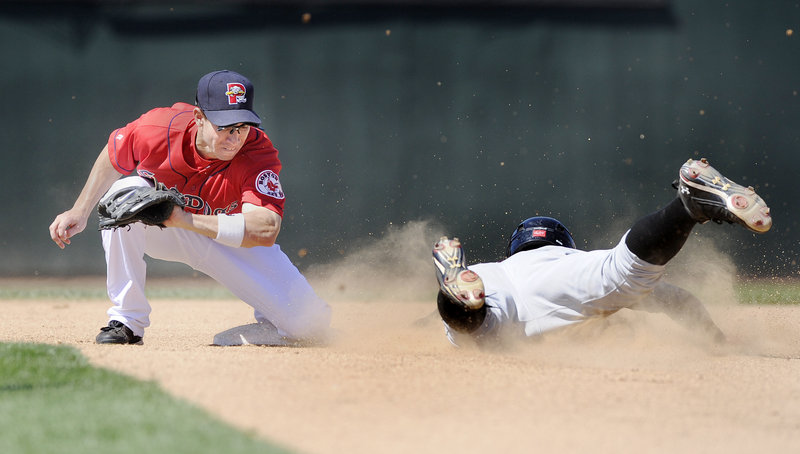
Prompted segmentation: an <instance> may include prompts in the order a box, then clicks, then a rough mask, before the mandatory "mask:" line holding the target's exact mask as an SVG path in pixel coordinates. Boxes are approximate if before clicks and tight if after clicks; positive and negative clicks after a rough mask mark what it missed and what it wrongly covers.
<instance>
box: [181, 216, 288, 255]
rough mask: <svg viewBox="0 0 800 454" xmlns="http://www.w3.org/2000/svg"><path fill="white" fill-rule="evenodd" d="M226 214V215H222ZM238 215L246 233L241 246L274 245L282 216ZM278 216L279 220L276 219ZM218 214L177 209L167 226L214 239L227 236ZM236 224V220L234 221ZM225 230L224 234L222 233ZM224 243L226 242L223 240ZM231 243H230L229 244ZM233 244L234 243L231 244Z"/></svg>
mask: <svg viewBox="0 0 800 454" xmlns="http://www.w3.org/2000/svg"><path fill="white" fill-rule="evenodd" d="M222 216H225V215H222ZM237 216H243V220H244V233H243V235H242V240H241V244H239V247H247V248H249V247H255V246H272V245H273V244H275V241H276V240H277V238H278V233H280V217H278V216H277V215H275V216H271V215H269V213H264V212H261V211H250V212H246V213H243V214H240V215H237ZM275 217H277V219H278V221H277V222H276V221H275ZM221 221H222V223H221ZM227 221H229V218H228V219H222V220H220V217H219V216H216V215H204V214H192V213H187V212H185V211H183V210H180V209H176V210H175V213H174V215H173V216H172V217H171V218H170V219H169V220H168V221H167V222H165V225H166V226H167V227H179V228H182V229H186V230H190V231H192V232H195V233H198V234H200V235H203V236H207V237H209V238H211V239H213V240H219V239H220V237H221V236H225V230H226V228H227V227H225V222H227ZM233 224H234V225H235V224H236V223H235V222H234V223H233ZM220 231H223V235H220ZM223 243H224V242H223ZM229 245H230V244H229ZM231 246H233V245H231Z"/></svg>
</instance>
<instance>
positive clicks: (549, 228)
mask: <svg viewBox="0 0 800 454" xmlns="http://www.w3.org/2000/svg"><path fill="white" fill-rule="evenodd" d="M542 246H564V247H568V248H572V249H575V240H573V239H572V234H571V233H569V230H567V228H566V227H565V226H564V224H562V223H561V222H559V221H558V220H557V219H553V218H548V217H546V216H535V217H532V218H528V219H525V220H524V221H522V222H521V223H520V224H519V225H518V226H517V229H516V230H514V233H512V234H511V238H510V239H509V240H508V248H507V249H506V257H511V256H512V255H514V254H516V253H517V252H520V251H528V250H531V249H536V248H538V247H542Z"/></svg>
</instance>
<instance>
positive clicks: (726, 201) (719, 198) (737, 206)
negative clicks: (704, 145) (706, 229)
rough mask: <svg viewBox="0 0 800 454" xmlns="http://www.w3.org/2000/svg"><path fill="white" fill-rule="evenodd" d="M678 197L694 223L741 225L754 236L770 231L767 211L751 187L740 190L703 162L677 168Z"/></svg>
mask: <svg viewBox="0 0 800 454" xmlns="http://www.w3.org/2000/svg"><path fill="white" fill-rule="evenodd" d="M679 176H680V177H679V180H678V185H677V189H678V196H679V197H680V198H681V201H683V206H684V207H686V210H687V211H688V212H689V214H690V215H691V216H692V217H693V218H694V220H695V221H697V222H700V223H704V222H708V221H714V222H716V223H718V224H721V223H722V222H723V221H724V222H728V223H731V224H733V223H736V224H741V225H743V226H744V227H746V228H747V229H749V230H751V231H753V232H755V233H764V232H766V231H768V230H769V229H770V227H772V217H771V216H770V213H769V207H768V206H767V204H766V203H765V202H764V200H763V199H762V198H761V197H759V195H758V194H756V192H755V190H753V188H752V187H747V188H746V187H744V186H742V185H739V184H737V183H734V182H733V181H731V180H729V179H728V178H726V177H725V176H723V175H722V174H721V173H719V171H717V170H716V169H715V168H713V167H711V166H710V165H709V164H708V161H707V160H706V159H705V158H703V159H701V160H699V161H695V160H693V159H690V160H688V161H686V163H685V164H683V165H682V166H681V170H680V172H679Z"/></svg>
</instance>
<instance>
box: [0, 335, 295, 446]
mask: <svg viewBox="0 0 800 454" xmlns="http://www.w3.org/2000/svg"><path fill="white" fill-rule="evenodd" d="M264 417H265V418H268V417H270V415H268V414H265V415H264ZM273 417H275V415H273ZM92 452H113V453H114V454H127V453H130V454H134V453H137V454H141V453H148V454H162V453H163V454H179V453H192V454H202V453H215V454H216V453H226V454H228V453H231V454H234V453H243V454H245V453H246V454H259V453H287V452H289V451H287V450H284V449H281V448H279V447H277V446H275V445H269V444H267V443H265V442H263V441H260V440H257V439H256V438H254V437H253V436H250V435H247V434H244V433H242V432H239V431H236V430H235V429H233V428H231V427H229V426H226V425H225V424H223V423H221V422H220V421H217V420H215V419H214V418H212V417H211V416H209V415H208V414H207V413H205V412H203V411H202V410H200V409H198V408H196V407H193V406H191V405H189V404H188V403H186V402H184V401H181V400H177V399H175V398H173V397H170V396H169V395H167V394H165V393H164V392H162V390H161V389H160V388H159V387H158V386H157V385H156V384H154V383H150V382H141V381H137V380H134V379H132V378H129V377H126V376H124V375H120V374H117V373H114V372H111V371H109V370H106V369H98V368H94V367H91V366H90V365H89V364H88V361H87V360H86V358H85V357H84V356H83V355H81V354H80V352H78V351H77V350H76V349H75V348H73V347H66V346H51V345H38V344H13V343H12V344H0V453H14V454H26V453H31V454H41V453H59V454H68V453H76V454H78V453H80V454H83V453H92Z"/></svg>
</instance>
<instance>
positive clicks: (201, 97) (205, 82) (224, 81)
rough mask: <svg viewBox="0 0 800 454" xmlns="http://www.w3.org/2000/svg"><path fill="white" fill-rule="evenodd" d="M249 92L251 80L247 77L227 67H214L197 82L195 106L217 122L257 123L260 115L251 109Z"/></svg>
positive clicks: (251, 85)
mask: <svg viewBox="0 0 800 454" xmlns="http://www.w3.org/2000/svg"><path fill="white" fill-rule="evenodd" d="M253 94H254V91H253V84H252V82H250V80H249V79H248V78H247V77H244V76H243V75H241V74H239V73H236V72H233V71H228V70H222V71H214V72H212V73H208V74H206V75H205V76H203V77H202V78H201V79H200V82H198V84H197V106H198V107H200V108H201V109H203V113H205V114H206V118H208V120H209V121H211V123H214V124H215V125H217V126H230V125H235V124H237V123H248V124H251V125H254V126H258V125H260V124H261V118H259V116H258V115H257V114H256V113H255V112H253Z"/></svg>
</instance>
